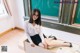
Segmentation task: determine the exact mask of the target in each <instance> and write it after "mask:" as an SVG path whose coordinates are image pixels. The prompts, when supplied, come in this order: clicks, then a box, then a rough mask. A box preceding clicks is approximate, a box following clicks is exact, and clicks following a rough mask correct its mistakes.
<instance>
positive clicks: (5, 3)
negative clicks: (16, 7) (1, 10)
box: [3, 0, 12, 16]
mask: <svg viewBox="0 0 80 53" xmlns="http://www.w3.org/2000/svg"><path fill="white" fill-rule="evenodd" d="M3 3H4V6H5V8H6V11H7V13H8V14H9V15H10V16H12V14H11V11H10V8H9V5H8V2H7V0H3Z"/></svg>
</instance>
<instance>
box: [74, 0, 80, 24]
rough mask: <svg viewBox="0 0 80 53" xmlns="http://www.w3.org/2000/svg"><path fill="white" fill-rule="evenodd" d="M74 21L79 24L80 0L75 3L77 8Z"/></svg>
mask: <svg viewBox="0 0 80 53" xmlns="http://www.w3.org/2000/svg"><path fill="white" fill-rule="evenodd" d="M74 22H75V23H77V24H80V0H78V5H77V9H76V15H75V19H74Z"/></svg>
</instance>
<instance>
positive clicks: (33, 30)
mask: <svg viewBox="0 0 80 53" xmlns="http://www.w3.org/2000/svg"><path fill="white" fill-rule="evenodd" d="M25 25H26V34H27V37H28V40H29V41H30V43H31V44H33V42H32V40H31V38H30V36H34V35H36V34H39V35H40V37H41V40H42V42H44V37H43V33H42V30H41V26H40V25H37V24H35V25H34V26H33V25H32V24H31V23H29V22H28V21H27V22H26V24H25Z"/></svg>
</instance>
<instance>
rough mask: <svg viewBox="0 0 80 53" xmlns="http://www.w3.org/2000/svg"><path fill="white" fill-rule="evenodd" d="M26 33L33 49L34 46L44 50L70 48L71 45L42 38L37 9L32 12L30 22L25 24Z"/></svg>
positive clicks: (39, 14)
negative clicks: (60, 47)
mask: <svg viewBox="0 0 80 53" xmlns="http://www.w3.org/2000/svg"><path fill="white" fill-rule="evenodd" d="M26 33H27V36H28V40H29V42H30V43H31V46H32V47H34V46H35V45H37V46H40V47H44V48H48V47H49V46H50V47H53V46H54V47H59V46H65V47H66V46H67V47H71V46H72V44H71V43H67V42H63V41H60V40H55V39H54V37H53V38H44V36H43V33H42V31H41V13H40V11H39V10H38V9H34V10H33V12H32V15H31V17H30V20H29V21H28V22H27V23H26Z"/></svg>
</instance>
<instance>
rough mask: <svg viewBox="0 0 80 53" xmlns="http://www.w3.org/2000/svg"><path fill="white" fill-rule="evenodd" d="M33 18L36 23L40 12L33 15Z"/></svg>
mask: <svg viewBox="0 0 80 53" xmlns="http://www.w3.org/2000/svg"><path fill="white" fill-rule="evenodd" d="M32 18H33V20H34V21H35V20H37V19H38V12H37V11H36V12H35V13H34V14H33V17H32Z"/></svg>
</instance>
